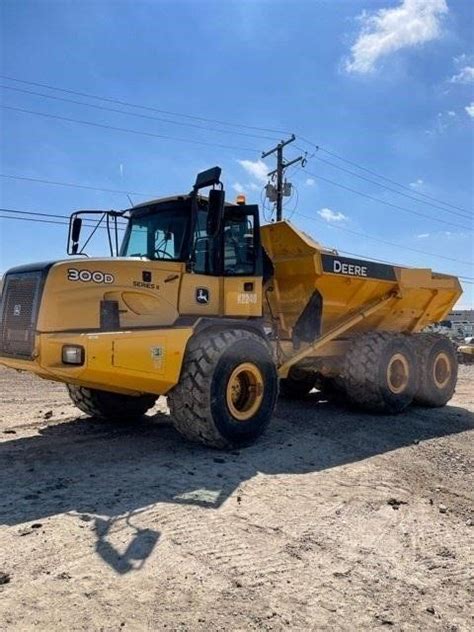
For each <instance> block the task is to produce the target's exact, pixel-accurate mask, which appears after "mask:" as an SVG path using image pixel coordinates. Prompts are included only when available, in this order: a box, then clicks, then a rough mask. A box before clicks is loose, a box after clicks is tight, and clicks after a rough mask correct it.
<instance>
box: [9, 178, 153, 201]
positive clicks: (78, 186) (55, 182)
mask: <svg viewBox="0 0 474 632" xmlns="http://www.w3.org/2000/svg"><path fill="white" fill-rule="evenodd" d="M0 178H8V179H10V180H24V181H26V182H36V183H38V184H50V185H52V186H61V187H72V188H74V189H87V190H89V191H102V192H104V193H123V194H124V195H142V196H144V197H153V196H154V195H156V193H143V192H141V191H130V190H127V191H124V190H123V189H105V188H103V187H102V188H101V187H91V186H87V185H85V184H76V183H73V182H60V181H59V180H44V179H42V178H29V177H27V176H12V175H11V174H7V173H0Z"/></svg>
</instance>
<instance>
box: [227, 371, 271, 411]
mask: <svg viewBox="0 0 474 632" xmlns="http://www.w3.org/2000/svg"><path fill="white" fill-rule="evenodd" d="M226 400H227V407H228V408H229V411H230V414H231V415H232V416H233V417H234V418H235V419H236V420H237V421H248V420H249V419H251V418H252V417H253V416H254V415H255V413H256V412H257V411H258V409H259V408H260V405H261V403H262V400H263V377H262V373H261V371H260V369H259V368H258V367H257V366H255V364H252V363H251V362H245V363H243V364H239V366H237V367H236V368H235V369H234V370H233V371H232V374H231V376H230V378H229V381H228V382H227V393H226Z"/></svg>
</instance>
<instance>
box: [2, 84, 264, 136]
mask: <svg viewBox="0 0 474 632" xmlns="http://www.w3.org/2000/svg"><path fill="white" fill-rule="evenodd" d="M0 88H2V89H3V90H14V91H15V92H21V93H23V94H32V95H35V96H39V97H44V98H46V99H55V100H56V101H63V102H65V103H74V104H75V105H82V106H86V107H89V108H94V109H96V110H103V111H106V112H115V113H118V114H125V115H127V116H135V117H138V118H141V119H147V120H151V121H159V122H161V123H167V124H170V125H180V126H182V127H183V126H184V127H192V128H194V129H200V130H204V131H207V132H209V131H211V132H218V133H220V134H232V135H234V136H235V135H237V136H247V137H250V138H261V139H264V140H271V141H274V140H275V139H274V138H273V137H271V136H263V135H262V134H250V133H248V132H237V131H235V130H227V129H217V128H212V127H203V126H202V125H197V124H196V123H184V122H182V121H172V120H170V119H164V118H160V117H158V116H150V115H149V114H139V113H138V112H127V111H126V110H118V109H117V108H109V107H106V106H104V105H95V104H93V103H84V101H76V100H74V99H67V98H65V97H58V96H56V95H52V94H44V93H42V92H35V91H33V90H23V89H22V88H13V87H12V86H3V85H0Z"/></svg>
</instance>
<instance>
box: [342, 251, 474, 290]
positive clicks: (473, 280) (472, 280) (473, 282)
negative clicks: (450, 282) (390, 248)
mask: <svg viewBox="0 0 474 632" xmlns="http://www.w3.org/2000/svg"><path fill="white" fill-rule="evenodd" d="M334 250H337V252H342V253H343V254H345V255H351V256H353V257H359V258H360V259H367V260H368V261H375V262H376V263H386V264H388V265H390V266H396V267H397V268H406V267H407V266H406V265H403V264H402V263H394V262H393V261H387V260H386V259H376V258H375V257H368V256H367V255H361V254H360V252H351V251H350V250H339V248H334ZM446 274H447V275H448V276H455V277H456V278H457V279H459V280H462V282H463V283H469V284H470V285H474V277H469V276H459V275H458V274H449V273H446ZM466 279H468V280H467V281H466Z"/></svg>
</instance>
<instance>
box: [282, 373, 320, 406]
mask: <svg viewBox="0 0 474 632" xmlns="http://www.w3.org/2000/svg"><path fill="white" fill-rule="evenodd" d="M315 382H316V376H315V374H314V373H308V372H306V371H302V370H301V369H298V368H296V369H295V368H294V369H291V370H290V372H289V373H288V377H286V378H282V379H281V380H280V395H281V396H282V397H284V398H285V399H303V398H304V397H306V396H307V395H308V394H309V392H310V391H312V390H313V388H314V386H315Z"/></svg>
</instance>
